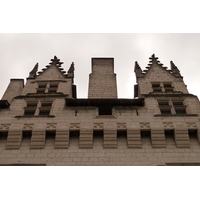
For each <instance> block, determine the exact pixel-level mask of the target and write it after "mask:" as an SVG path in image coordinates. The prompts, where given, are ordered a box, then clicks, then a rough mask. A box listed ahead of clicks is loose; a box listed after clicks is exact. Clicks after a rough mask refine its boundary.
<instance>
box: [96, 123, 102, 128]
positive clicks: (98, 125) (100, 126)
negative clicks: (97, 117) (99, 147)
mask: <svg viewBox="0 0 200 200" xmlns="http://www.w3.org/2000/svg"><path fill="white" fill-rule="evenodd" d="M94 129H103V123H94Z"/></svg>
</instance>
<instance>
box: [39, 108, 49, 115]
mask: <svg viewBox="0 0 200 200" xmlns="http://www.w3.org/2000/svg"><path fill="white" fill-rule="evenodd" d="M49 114H50V110H43V109H41V110H40V113H39V115H49Z"/></svg>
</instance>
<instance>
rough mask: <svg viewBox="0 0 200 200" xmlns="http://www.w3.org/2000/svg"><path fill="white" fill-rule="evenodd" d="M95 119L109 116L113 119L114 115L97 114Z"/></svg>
mask: <svg viewBox="0 0 200 200" xmlns="http://www.w3.org/2000/svg"><path fill="white" fill-rule="evenodd" d="M96 118H97V119H99V118H109V119H115V118H116V116H113V115H98V116H96Z"/></svg>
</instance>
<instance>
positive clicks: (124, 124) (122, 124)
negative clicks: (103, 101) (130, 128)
mask: <svg viewBox="0 0 200 200" xmlns="http://www.w3.org/2000/svg"><path fill="white" fill-rule="evenodd" d="M117 129H126V123H117Z"/></svg>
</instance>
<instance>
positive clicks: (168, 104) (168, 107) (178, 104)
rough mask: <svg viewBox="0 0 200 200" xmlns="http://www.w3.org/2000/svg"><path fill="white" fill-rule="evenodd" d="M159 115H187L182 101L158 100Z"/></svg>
mask: <svg viewBox="0 0 200 200" xmlns="http://www.w3.org/2000/svg"><path fill="white" fill-rule="evenodd" d="M158 106H159V108H160V112H161V114H177V115H183V114H187V112H186V106H185V105H184V101H183V99H172V100H164V99H163V100H158Z"/></svg>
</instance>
